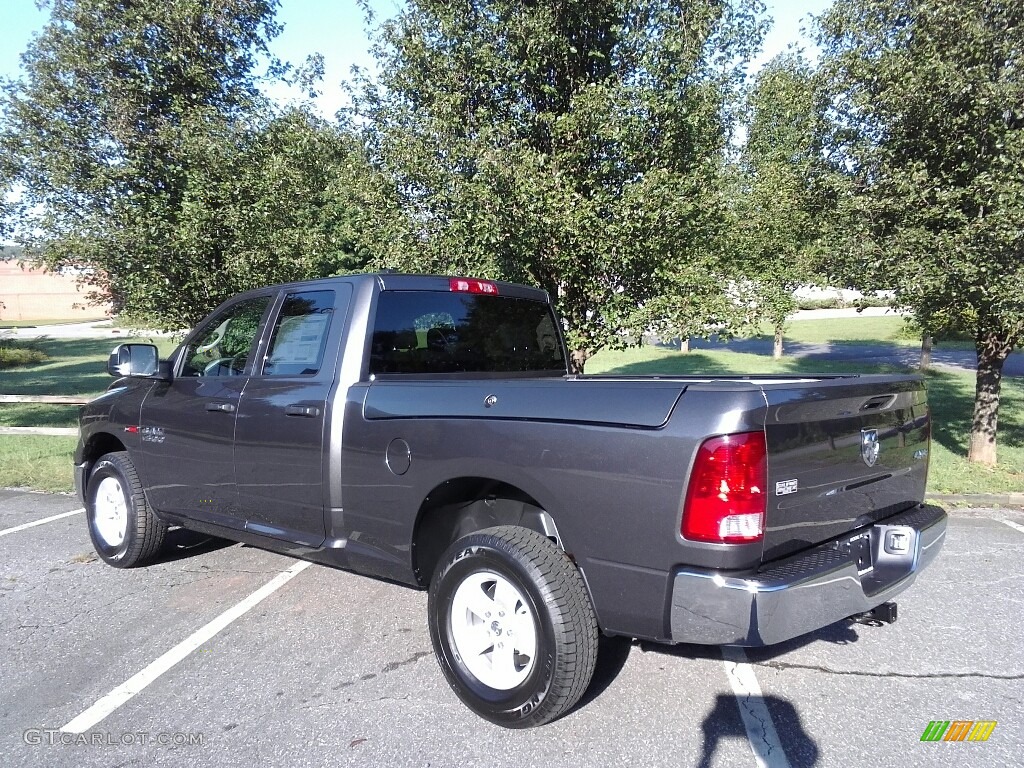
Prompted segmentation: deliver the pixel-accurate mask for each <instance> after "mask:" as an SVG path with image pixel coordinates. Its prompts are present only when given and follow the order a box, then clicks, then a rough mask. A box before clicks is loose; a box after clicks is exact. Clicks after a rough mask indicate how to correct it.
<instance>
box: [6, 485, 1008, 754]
mask: <svg viewBox="0 0 1024 768" xmlns="http://www.w3.org/2000/svg"><path fill="white" fill-rule="evenodd" d="M78 508H79V505H78V504H77V502H76V500H75V499H74V498H72V497H68V496H51V495H43V494H34V493H22V492H17V491H4V490H0V638H2V640H0V643H2V651H0V765H3V766H21V765H24V766H44V765H45V766H65V765H66V766H114V765H116V766H170V765H211V766H246V767H248V766H252V765H287V766H305V765H309V766H319V765H360V766H376V765H381V766H384V765H388V766H390V765H409V766H456V765H458V766H471V765H486V766H489V768H498V767H500V766H515V767H516V768H525V766H551V765H601V766H613V765H614V766H621V765H628V766H634V765H635V766H687V767H690V766H701V767H702V768H703V767H705V766H741V767H745V766H758V765H766V766H771V767H772V768H778V767H779V766H786V765H789V766H793V767H794V768H795V767H796V766H847V765H852V766H861V765H879V766H932V765H950V766H953V765H956V766H961V765H964V766H1018V765H1020V764H1021V755H1022V754H1024V631H1022V627H1021V623H1022V621H1021V620H1022V617H1024V590H1022V587H1024V514H1022V513H1021V512H1019V511H1005V510H980V511H971V512H958V513H956V514H955V515H954V516H953V518H952V520H951V524H950V529H949V535H948V539H947V543H946V547H945V551H944V552H943V554H942V556H941V557H940V558H939V560H938V562H937V563H936V564H935V565H934V566H933V567H932V568H931V569H930V570H929V571H927V572H925V574H924V575H923V576H922V577H921V579H920V580H919V581H918V583H917V584H916V585H915V586H914V587H913V588H912V589H911V590H910V591H909V592H908V593H905V594H904V595H903V596H902V597H901V599H900V601H899V609H900V617H899V620H898V621H897V622H896V623H895V624H894V625H891V626H887V627H866V626H863V625H855V624H849V623H845V622H844V623H841V624H837V625H833V626H831V627H828V628H826V629H824V630H822V631H820V632H818V633H815V634H814V635H811V636H808V637H806V638H802V639H800V640H799V641H794V642H791V643H788V644H786V645H784V646H780V647H776V648H774V649H771V650H758V651H754V650H748V651H746V652H745V653H744V652H738V653H736V652H722V651H719V650H718V649H715V648H700V647H696V646H680V647H676V648H669V649H663V648H659V647H655V646H651V645H647V644H638V643H633V644H621V643H620V644H618V645H614V644H613V645H610V646H609V648H608V649H606V654H605V657H604V658H603V659H602V660H601V662H600V666H599V670H598V675H597V677H596V679H595V684H594V685H593V686H592V688H591V690H590V691H589V692H588V694H587V696H586V697H585V698H584V701H583V702H582V704H581V705H580V706H579V707H577V708H576V709H575V710H574V711H572V712H570V713H569V714H568V715H567V716H566V717H564V718H562V719H561V720H559V721H557V722H555V723H553V724H550V725H548V726H545V727H542V728H539V729H533V730H529V731H507V730H504V729H501V728H498V727H496V726H492V725H490V724H489V723H487V722H485V721H483V720H480V719H478V718H477V717H475V716H474V715H472V714H471V713H470V712H469V711H468V710H467V709H465V708H464V707H463V706H462V705H461V703H459V701H458V699H456V697H455V695H454V694H453V693H452V692H451V691H449V689H448V687H447V685H446V683H445V682H444V679H443V677H442V675H441V672H440V670H439V669H438V667H437V664H436V662H435V661H434V658H433V654H432V653H431V652H430V640H429V637H428V634H427V628H426V618H425V612H426V594H425V593H421V592H416V591H413V590H410V589H406V588H404V587H400V586H395V585H392V584H388V583H384V582H380V581H374V580H371V579H368V578H364V577H359V576H355V575H352V574H348V573H345V572H343V571H337V570H331V569H328V568H325V567H322V566H317V565H314V566H310V567H308V568H303V567H302V566H300V565H297V562H298V561H296V560H294V559H291V558H288V557H285V556H282V555H277V554H272V553H269V552H264V551H262V550H259V549H253V548H250V547H244V546H241V545H237V544H227V543H224V542H218V541H212V540H207V539H204V538H202V537H198V536H194V535H191V534H187V533H185V532H177V533H176V534H174V535H172V539H173V541H172V543H173V545H174V546H173V547H172V548H171V550H170V552H169V554H168V556H167V558H166V559H165V560H164V561H162V562H161V563H159V564H157V565H154V566H151V567H149V568H144V569H137V570H129V571H119V570H116V569H113V568H110V567H108V566H106V565H104V564H103V563H102V562H101V561H99V560H97V559H96V558H95V556H94V555H93V553H92V548H91V546H90V544H89V539H88V535H87V533H86V530H85V525H84V516H83V515H82V514H81V513H75V514H70V515H67V516H64V517H59V518H57V519H52V520H48V519H49V518H51V517H53V516H56V515H61V514H64V513H68V512H73V511H74V510H76V509H78ZM41 520H48V522H43V523H41V524H39V525H31V527H23V526H26V525H30V524H32V523H35V522H38V521H41ZM1007 521H1008V522H1007ZM282 574H285V575H282ZM268 585H269V586H268ZM260 597H261V598H262V600H259V601H257V598H260ZM245 608H247V609H248V610H243V609H245ZM723 656H724V657H725V658H723ZM126 683H127V684H128V685H125V684H126ZM932 720H943V721H945V720H950V721H954V720H974V721H979V720H987V721H996V722H997V725H996V727H995V729H994V730H993V731H992V733H991V736H990V737H989V739H988V740H987V741H985V742H966V741H965V742H938V743H930V742H922V741H921V735H922V733H923V732H924V730H925V728H926V727H927V726H928V724H929V721H932ZM68 726H72V727H71V728H68ZM62 728H65V729H67V730H66V731H61V730H60V729H62Z"/></svg>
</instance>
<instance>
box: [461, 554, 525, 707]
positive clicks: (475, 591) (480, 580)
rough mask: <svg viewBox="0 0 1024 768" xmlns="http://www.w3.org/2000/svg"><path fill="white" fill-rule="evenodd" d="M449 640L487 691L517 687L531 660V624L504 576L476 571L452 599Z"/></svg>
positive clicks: (521, 600) (520, 599) (520, 596)
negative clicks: (450, 639)
mask: <svg viewBox="0 0 1024 768" xmlns="http://www.w3.org/2000/svg"><path fill="white" fill-rule="evenodd" d="M450 621H451V637H452V643H453V644H454V646H455V650H456V651H457V652H458V654H459V656H460V657H461V659H462V662H463V664H465V665H466V668H467V669H468V670H469V672H470V673H471V674H472V675H473V676H474V677H475V678H476V679H477V680H479V681H480V682H481V683H483V684H484V685H486V686H487V687H488V688H493V689H495V690H499V691H508V690H511V689H513V688H515V687H516V686H517V685H520V684H522V683H523V681H524V680H526V678H527V677H529V675H530V672H531V670H533V666H534V660H535V658H536V656H537V623H536V620H535V619H534V616H533V611H532V610H531V609H530V606H529V603H528V602H527V600H526V598H525V597H524V596H523V593H522V592H520V591H519V589H518V588H517V587H516V586H515V585H514V584H513V583H512V582H511V581H509V580H508V579H506V578H505V577H504V576H501V575H499V574H497V573H494V572H493V571H477V572H476V573H472V574H470V575H469V576H467V577H466V578H465V579H464V580H463V581H462V583H461V584H459V587H458V589H456V590H455V594H454V596H453V597H452V611H451V620H450Z"/></svg>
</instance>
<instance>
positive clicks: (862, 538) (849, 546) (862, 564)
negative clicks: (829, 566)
mask: <svg viewBox="0 0 1024 768" xmlns="http://www.w3.org/2000/svg"><path fill="white" fill-rule="evenodd" d="M836 549H838V550H839V551H840V552H842V553H844V554H847V555H849V556H850V559H851V560H853V561H854V562H855V563H856V564H857V573H859V574H860V575H862V576H863V575H864V574H865V573H870V572H871V570H872V569H873V568H874V567H875V565H874V561H873V559H872V556H871V551H872V547H871V534H870V533H867V532H865V533H860V534H857V535H856V536H852V537H850V538H849V539H846V540H845V541H841V542H839V544H838V545H837V546H836Z"/></svg>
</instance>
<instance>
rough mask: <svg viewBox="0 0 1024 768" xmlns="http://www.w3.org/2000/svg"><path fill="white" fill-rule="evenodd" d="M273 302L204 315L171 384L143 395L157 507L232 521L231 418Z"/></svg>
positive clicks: (244, 302) (242, 303)
mask: <svg viewBox="0 0 1024 768" xmlns="http://www.w3.org/2000/svg"><path fill="white" fill-rule="evenodd" d="M272 296H273V294H272V293H269V292H268V293H266V294H260V295H256V296H253V295H249V296H247V297H245V298H243V299H239V300H236V301H234V302H232V303H230V304H228V305H227V306H225V307H223V308H221V309H220V310H218V311H217V312H216V313H215V314H213V315H212V316H210V317H209V318H208V319H207V320H206V321H204V322H203V323H202V324H201V325H200V326H199V327H198V328H197V329H196V331H195V332H194V333H193V334H192V335H191V336H190V337H189V339H188V340H187V341H186V343H185V345H184V346H183V348H182V349H181V351H180V352H179V354H178V358H177V360H176V366H175V368H176V370H175V375H174V377H173V379H172V380H171V381H170V382H166V383H159V384H157V385H155V386H154V387H153V389H152V390H151V391H150V393H149V394H148V395H147V396H146V399H145V401H144V402H143V404H142V415H141V419H140V424H139V432H140V436H141V442H140V445H141V448H142V460H143V463H144V467H145V471H144V477H145V479H146V483H147V489H146V490H147V494H148V496H149V500H150V503H152V504H153V506H155V507H156V508H157V509H160V510H165V511H168V512H177V513H182V514H185V515H188V516H189V517H195V518H198V519H201V520H208V521H210V522H215V523H219V524H222V525H226V524H231V521H232V520H234V519H235V517H234V512H235V507H236V504H237V494H236V488H235V467H234V455H233V440H234V434H235V419H236V416H237V411H238V405H239V401H240V399H241V394H242V390H243V389H244V387H245V383H246V380H247V376H248V373H249V371H250V370H251V369H252V365H253V359H252V358H253V351H254V350H255V349H256V347H257V344H258V341H259V338H260V331H261V330H262V328H263V322H264V320H265V319H266V315H267V314H269V309H270V305H271V299H272Z"/></svg>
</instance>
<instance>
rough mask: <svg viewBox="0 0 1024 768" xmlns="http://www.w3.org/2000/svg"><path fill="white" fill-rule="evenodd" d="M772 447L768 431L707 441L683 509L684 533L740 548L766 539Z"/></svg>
mask: <svg viewBox="0 0 1024 768" xmlns="http://www.w3.org/2000/svg"><path fill="white" fill-rule="evenodd" d="M767 484H768V449H767V447H766V446H765V442H764V432H744V433H742V434H738V435H723V436H722V437H712V438H711V439H710V440H705V441H704V442H703V443H702V444H701V446H700V448H698V449H697V460H696V461H695V462H694V464H693V472H692V473H691V475H690V486H689V488H687V490H686V502H685V504H684V505H683V524H682V534H683V536H685V537H686V538H688V539H692V540H694V541H712V542H715V543H717V544H739V543H742V542H748V541H759V540H760V539H761V538H762V537H763V536H764V513H765V505H766V503H767V501H766V496H765V494H766V486H767Z"/></svg>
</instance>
